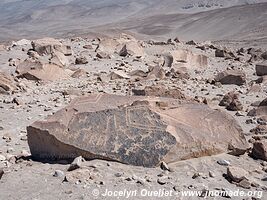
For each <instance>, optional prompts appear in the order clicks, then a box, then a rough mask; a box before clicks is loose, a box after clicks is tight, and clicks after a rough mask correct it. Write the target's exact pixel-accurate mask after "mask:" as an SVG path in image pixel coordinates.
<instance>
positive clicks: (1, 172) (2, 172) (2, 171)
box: [0, 169, 4, 180]
mask: <svg viewBox="0 0 267 200" xmlns="http://www.w3.org/2000/svg"><path fill="white" fill-rule="evenodd" d="M3 175H4V170H3V169H0V180H1V179H2V177H3Z"/></svg>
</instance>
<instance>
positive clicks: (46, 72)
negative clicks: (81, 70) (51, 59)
mask: <svg viewBox="0 0 267 200" xmlns="http://www.w3.org/2000/svg"><path fill="white" fill-rule="evenodd" d="M16 73H17V74H18V75H17V77H18V78H26V79H28V80H34V81H39V80H42V81H54V80H60V79H67V78H69V74H68V73H67V72H66V71H65V70H64V69H63V68H61V67H60V66H58V65H55V64H44V63H42V62H39V61H32V60H25V61H24V62H23V63H21V64H20V65H19V66H18V67H17V68H16Z"/></svg>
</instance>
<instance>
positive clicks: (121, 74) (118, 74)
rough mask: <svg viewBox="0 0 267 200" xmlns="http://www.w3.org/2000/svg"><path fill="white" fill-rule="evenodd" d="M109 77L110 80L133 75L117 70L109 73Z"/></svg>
mask: <svg viewBox="0 0 267 200" xmlns="http://www.w3.org/2000/svg"><path fill="white" fill-rule="evenodd" d="M109 78H110V80H116V79H130V78H131V77H130V76H128V75H127V74H126V73H124V72H122V71H116V72H111V73H110V74H109Z"/></svg>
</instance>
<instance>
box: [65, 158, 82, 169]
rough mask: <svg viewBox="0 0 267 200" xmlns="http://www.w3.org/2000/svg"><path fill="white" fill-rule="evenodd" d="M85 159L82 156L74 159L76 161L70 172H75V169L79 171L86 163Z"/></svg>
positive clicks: (71, 165) (70, 167) (72, 164)
mask: <svg viewBox="0 0 267 200" xmlns="http://www.w3.org/2000/svg"><path fill="white" fill-rule="evenodd" d="M84 161H85V160H84V158H83V157H82V156H79V157H77V158H75V159H74V161H73V162H72V163H71V164H70V166H69V168H68V171H73V170H75V169H79V168H81V167H82V163H83V162H84Z"/></svg>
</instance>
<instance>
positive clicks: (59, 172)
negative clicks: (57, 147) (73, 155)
mask: <svg viewBox="0 0 267 200" xmlns="http://www.w3.org/2000/svg"><path fill="white" fill-rule="evenodd" d="M53 176H54V177H60V178H61V177H64V176H65V173H64V172H63V171H61V170H56V171H55V172H54V174H53Z"/></svg>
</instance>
